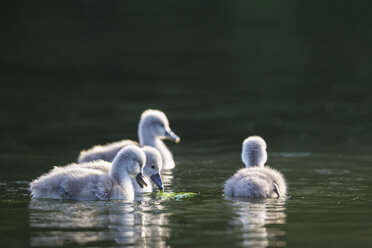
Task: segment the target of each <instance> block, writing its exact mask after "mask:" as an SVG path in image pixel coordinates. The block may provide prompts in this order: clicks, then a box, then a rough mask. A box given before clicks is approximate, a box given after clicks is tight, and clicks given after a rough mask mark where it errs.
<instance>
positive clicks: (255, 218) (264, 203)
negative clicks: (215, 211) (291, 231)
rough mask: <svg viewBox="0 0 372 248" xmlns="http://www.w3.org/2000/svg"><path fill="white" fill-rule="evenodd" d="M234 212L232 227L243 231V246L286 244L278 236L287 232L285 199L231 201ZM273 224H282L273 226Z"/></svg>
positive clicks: (240, 231)
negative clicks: (285, 229) (284, 227)
mask: <svg viewBox="0 0 372 248" xmlns="http://www.w3.org/2000/svg"><path fill="white" fill-rule="evenodd" d="M229 204H230V205H231V207H232V210H233V212H234V214H235V215H234V218H233V220H232V221H231V222H230V223H229V225H230V227H231V228H233V229H234V230H235V231H237V232H239V233H241V236H242V240H243V244H242V246H243V247H267V246H274V247H281V246H286V243H285V242H284V241H279V240H278V237H279V236H283V235H284V234H285V232H284V231H283V230H281V227H282V226H280V225H281V224H285V222H286V215H285V213H284V211H285V200H278V199H265V200H251V201H232V202H229ZM272 224H280V225H276V226H275V227H272V226H271V225H272Z"/></svg>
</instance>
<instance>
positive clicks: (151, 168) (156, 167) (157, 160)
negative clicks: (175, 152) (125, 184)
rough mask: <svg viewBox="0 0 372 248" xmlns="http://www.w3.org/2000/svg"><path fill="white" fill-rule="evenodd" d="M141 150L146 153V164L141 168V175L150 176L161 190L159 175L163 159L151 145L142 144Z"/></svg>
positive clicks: (161, 183) (161, 184)
mask: <svg viewBox="0 0 372 248" xmlns="http://www.w3.org/2000/svg"><path fill="white" fill-rule="evenodd" d="M142 150H143V151H144V152H145V154H146V165H145V167H144V168H143V175H144V176H146V177H147V178H150V179H151V180H152V181H153V182H154V183H155V184H156V185H157V186H158V188H159V190H163V181H162V179H161V176H160V171H161V168H162V164H163V160H162V158H161V155H160V153H159V152H158V150H156V149H155V148H153V147H151V146H144V147H143V148H142Z"/></svg>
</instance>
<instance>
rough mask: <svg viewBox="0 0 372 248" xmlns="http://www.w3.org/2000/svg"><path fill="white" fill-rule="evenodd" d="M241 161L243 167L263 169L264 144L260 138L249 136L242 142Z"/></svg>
mask: <svg viewBox="0 0 372 248" xmlns="http://www.w3.org/2000/svg"><path fill="white" fill-rule="evenodd" d="M242 160H243V163H244V164H245V166H246V167H247V168H248V167H250V166H257V167H263V166H264V164H265V163H266V161H267V152H266V142H265V141H264V139H263V138H261V137H260V136H250V137H248V138H246V139H245V140H244V141H243V148H242Z"/></svg>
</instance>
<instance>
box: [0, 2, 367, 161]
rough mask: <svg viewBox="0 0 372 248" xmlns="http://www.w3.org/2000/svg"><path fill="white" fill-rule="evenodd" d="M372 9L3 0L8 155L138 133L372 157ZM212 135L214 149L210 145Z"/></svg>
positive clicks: (0, 96) (0, 142) (3, 138)
mask: <svg viewBox="0 0 372 248" xmlns="http://www.w3.org/2000/svg"><path fill="white" fill-rule="evenodd" d="M371 7H372V4H371V2H368V1H358V2H354V1H160V2H154V1H131V2H128V1H110V0H105V1H98V0H86V1H2V2H1V4H0V8H1V15H0V27H1V39H0V47H1V50H0V83H1V89H0V111H1V112H0V114H1V122H0V128H1V129H0V130H1V133H0V153H1V154H3V155H6V154H20V153H32V154H34V155H39V156H43V155H44V154H45V153H48V154H49V155H50V154H53V153H58V154H60V151H61V150H63V154H64V156H66V154H69V155H68V157H67V159H69V160H71V159H74V158H75V157H76V155H77V151H78V150H79V149H81V148H84V147H88V146H91V145H92V144H96V143H103V142H108V141H113V140H117V139H119V138H125V137H128V138H136V135H137V134H136V128H137V123H138V119H139V116H140V113H141V112H142V111H143V110H145V109H147V108H159V109H162V110H163V111H165V112H166V113H167V115H168V117H169V119H170V121H171V125H172V126H173V128H174V130H175V131H176V132H178V133H179V134H180V135H181V136H182V138H183V142H185V143H186V144H189V145H190V146H191V147H192V144H193V142H196V141H197V142H200V141H205V142H206V145H208V146H211V148H210V149H213V147H217V146H218V144H220V143H225V144H227V145H228V144H231V145H232V146H234V147H233V148H231V149H234V150H236V145H237V144H238V145H239V146H240V142H241V141H242V139H243V138H245V137H246V136H248V135H251V134H259V135H262V136H264V137H265V138H266V139H268V140H269V143H270V144H271V146H274V147H276V149H277V150H278V149H279V150H280V149H283V150H286V149H287V148H289V149H292V150H299V151H302V150H307V149H311V150H313V151H328V150H344V151H345V150H357V151H365V152H369V151H370V150H371V149H372V143H371V142H370V140H371V138H372V135H371V132H370V130H371V128H372V125H371V121H372V115H371V110H372V107H371V101H370V98H371V97H370V95H371V92H372V91H371V90H372V84H371V82H370V81H371V55H372V54H371V44H372V32H371V20H372V17H371V16H372V15H371V9H372V8H371ZM211 141H212V143H210V142H211Z"/></svg>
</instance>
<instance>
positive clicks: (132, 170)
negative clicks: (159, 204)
mask: <svg viewBox="0 0 372 248" xmlns="http://www.w3.org/2000/svg"><path fill="white" fill-rule="evenodd" d="M145 163H146V156H145V153H144V152H143V151H142V150H141V148H139V147H137V146H128V147H126V148H123V149H122V150H121V151H120V152H119V153H118V154H117V156H116V157H115V159H114V161H113V162H112V165H111V163H109V162H106V161H103V160H97V161H93V162H90V163H89V164H91V165H92V166H93V167H94V166H96V167H97V168H101V167H102V168H103V167H106V166H108V165H109V166H110V172H109V173H105V172H103V171H102V170H100V169H92V168H84V166H83V167H78V166H66V167H55V168H54V169H53V170H51V171H50V172H48V173H46V174H44V175H42V176H40V177H39V178H37V179H35V180H34V181H32V182H31V184H30V191H31V196H32V198H47V199H64V200H77V201H84V200H111V199H121V200H133V199H134V189H133V185H132V180H131V178H136V180H137V183H138V184H139V185H140V186H145V185H146V182H144V180H143V176H142V170H143V165H144V164H145Z"/></svg>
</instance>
